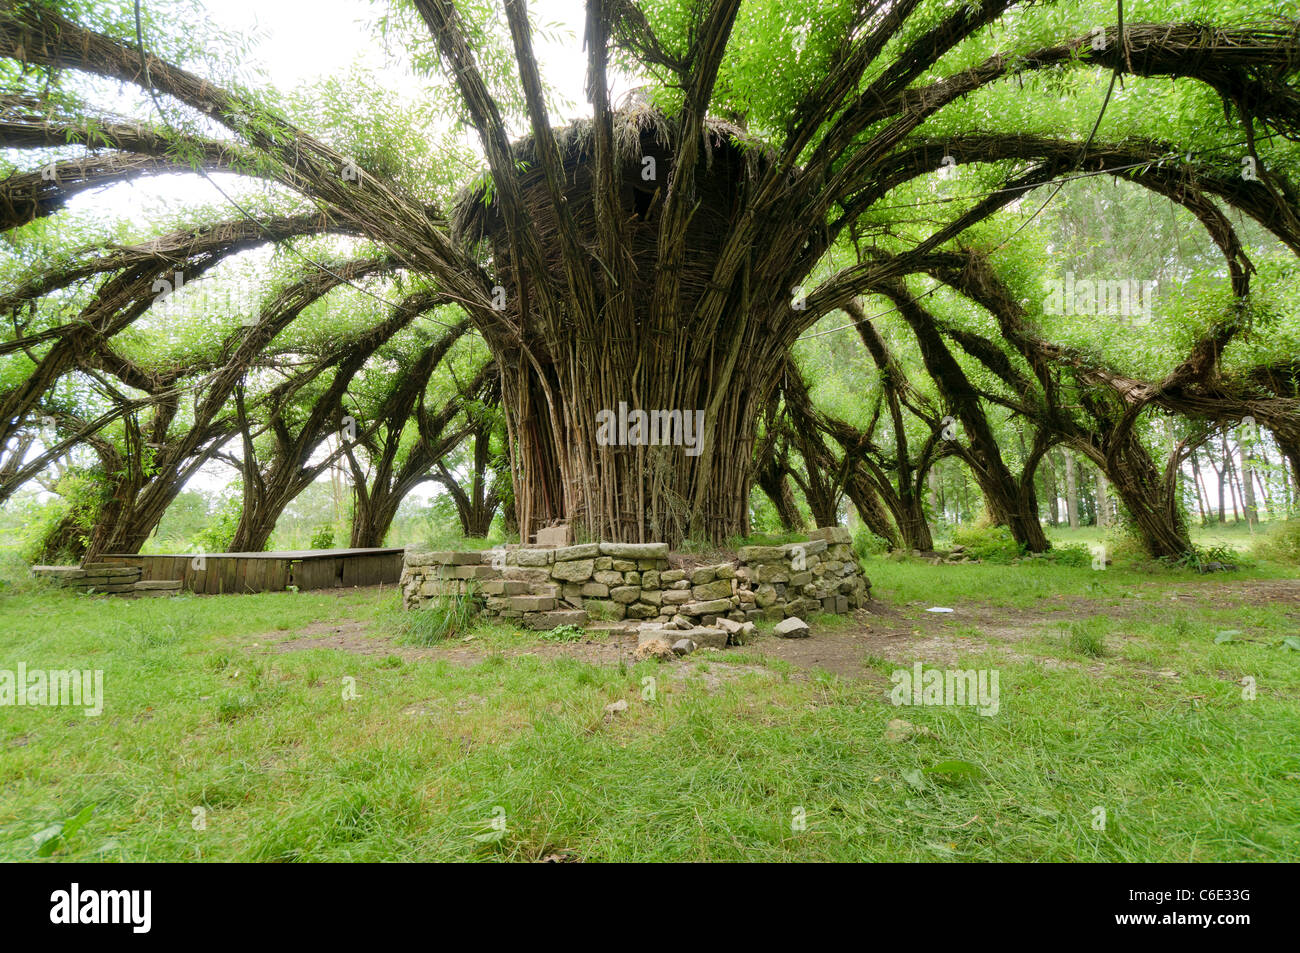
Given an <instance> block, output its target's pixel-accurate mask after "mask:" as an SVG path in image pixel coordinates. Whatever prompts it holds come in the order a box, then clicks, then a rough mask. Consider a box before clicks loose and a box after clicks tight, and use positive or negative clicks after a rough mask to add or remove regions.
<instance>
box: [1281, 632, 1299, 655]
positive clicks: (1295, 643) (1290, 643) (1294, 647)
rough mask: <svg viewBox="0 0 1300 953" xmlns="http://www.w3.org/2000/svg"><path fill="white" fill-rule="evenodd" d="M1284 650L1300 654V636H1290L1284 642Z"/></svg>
mask: <svg viewBox="0 0 1300 953" xmlns="http://www.w3.org/2000/svg"><path fill="white" fill-rule="evenodd" d="M1282 648H1284V649H1290V650H1291V651H1293V652H1300V635H1288V636H1287V637H1286V638H1285V639H1283V640H1282Z"/></svg>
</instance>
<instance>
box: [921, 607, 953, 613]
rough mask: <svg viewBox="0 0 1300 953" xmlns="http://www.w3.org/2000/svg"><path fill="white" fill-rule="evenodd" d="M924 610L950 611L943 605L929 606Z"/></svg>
mask: <svg viewBox="0 0 1300 953" xmlns="http://www.w3.org/2000/svg"><path fill="white" fill-rule="evenodd" d="M925 611H926V612H951V611H952V610H951V609H945V608H944V607H943V606H930V608H928V609H926V610H925Z"/></svg>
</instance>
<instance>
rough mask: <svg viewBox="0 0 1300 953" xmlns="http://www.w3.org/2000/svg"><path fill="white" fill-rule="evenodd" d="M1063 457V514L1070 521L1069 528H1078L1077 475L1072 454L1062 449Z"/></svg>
mask: <svg viewBox="0 0 1300 953" xmlns="http://www.w3.org/2000/svg"><path fill="white" fill-rule="evenodd" d="M1062 456H1063V457H1064V459H1065V515H1066V519H1068V520H1069V521H1070V529H1078V528H1079V475H1078V472H1077V469H1076V466H1075V462H1074V454H1073V453H1071V452H1070V451H1069V450H1066V451H1064V453H1063V454H1062Z"/></svg>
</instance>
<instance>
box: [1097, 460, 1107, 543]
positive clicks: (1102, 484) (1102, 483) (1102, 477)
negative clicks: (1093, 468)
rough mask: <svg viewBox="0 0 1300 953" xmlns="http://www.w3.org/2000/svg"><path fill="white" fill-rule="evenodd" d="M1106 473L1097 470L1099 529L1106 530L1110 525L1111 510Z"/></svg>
mask: <svg viewBox="0 0 1300 953" xmlns="http://www.w3.org/2000/svg"><path fill="white" fill-rule="evenodd" d="M1106 490H1107V480H1106V471H1105V470H1103V469H1102V468H1101V467H1098V468H1097V528H1098V529H1105V528H1106V527H1107V526H1109V525H1110V509H1109V506H1108V504H1107V501H1106Z"/></svg>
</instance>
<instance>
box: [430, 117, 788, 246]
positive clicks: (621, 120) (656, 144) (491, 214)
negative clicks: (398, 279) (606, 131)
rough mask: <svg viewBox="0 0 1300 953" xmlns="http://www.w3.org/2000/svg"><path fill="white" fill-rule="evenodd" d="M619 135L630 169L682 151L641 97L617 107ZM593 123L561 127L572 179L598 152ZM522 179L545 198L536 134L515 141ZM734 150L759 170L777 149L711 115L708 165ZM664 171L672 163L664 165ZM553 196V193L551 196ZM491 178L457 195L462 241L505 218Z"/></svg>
mask: <svg viewBox="0 0 1300 953" xmlns="http://www.w3.org/2000/svg"><path fill="white" fill-rule="evenodd" d="M612 118H613V139H614V161H615V165H616V166H618V167H622V168H623V169H624V170H625V171H632V170H636V171H638V172H639V170H640V163H641V159H642V157H643V156H645V155H648V154H651V153H652V152H653V153H658V154H660V155H661V156H662V155H667V156H671V155H673V154H674V153H675V152H676V151H677V142H676V137H677V128H676V124H675V123H674V122H673V121H672V120H671V119H670V118H669V117H667V116H665V115H664V114H663V113H662V112H661V111H660V110H658V109H656V108H654V107H653V106H650V105H648V104H646V103H642V102H637V103H634V104H633V105H630V106H628V107H626V108H624V109H621V110H618V111H616V112H614V113H613V117H612ZM593 140H594V134H593V123H592V120H590V119H579V120H577V121H575V122H572V123H570V124H569V125H567V126H561V127H560V128H558V129H556V130H555V141H556V144H557V145H558V146H559V150H560V156H561V159H562V160H563V162H564V168H565V172H566V178H567V179H568V181H569V183H570V184H571V185H572V184H573V183H574V182H575V180H576V179H578V178H579V176H578V175H576V172H577V170H578V169H579V168H581V167H583V166H585V165H586V163H587V162H589V161H590V160H591V158H592V157H593V150H594V141H593ZM511 152H512V154H513V155H514V159H515V166H516V169H518V170H519V171H518V176H519V182H520V185H521V186H522V188H523V191H524V192H525V194H527V195H529V197H530V204H532V201H533V200H534V196H535V200H536V201H539V202H540V201H542V200H543V199H544V198H546V197H545V196H544V195H543V193H544V191H545V190H544V180H543V177H542V172H541V169H540V166H539V162H538V157H537V144H536V141H535V139H534V138H533V137H532V136H525V137H524V138H522V139H519V140H518V141H516V142H515V143H513V144H512V145H511ZM717 153H728V154H730V155H732V156H734V157H735V158H737V159H739V160H740V161H741V163H742V164H743V166H744V167H745V169H746V172H747V174H753V173H755V172H757V171H758V169H759V168H760V166H761V164H762V163H763V162H765V161H766V160H767V159H768V158H770V157H771V155H772V152H771V150H770V149H769V148H768V147H767V146H766V145H764V144H763V143H761V142H760V141H758V140H756V139H753V138H751V137H750V136H749V134H748V133H746V132H745V131H744V130H743V129H742V128H741V127H740V126H737V125H735V124H734V123H730V122H726V121H725V120H721V119H708V120H706V121H705V124H704V148H703V150H702V154H703V156H704V161H705V163H706V165H707V166H709V167H712V165H713V160H714V158H715V154H717ZM663 172H664V174H666V172H667V168H666V167H665V168H664V169H663ZM546 200H547V201H549V199H548V198H546ZM495 213H496V203H495V198H494V196H493V189H492V185H491V182H490V181H488V180H486V179H485V178H483V177H481V178H479V179H478V180H476V181H475V182H474V184H472V185H470V186H469V187H467V188H465V189H464V190H462V191H461V193H460V194H459V195H458V196H457V198H456V200H455V202H454V204H453V206H452V214H451V228H452V235H453V237H454V239H455V240H456V241H457V242H458V243H461V242H468V243H471V244H472V243H474V242H477V241H480V240H482V239H483V238H486V237H488V233H489V232H491V231H493V230H494V227H495V226H496V225H497V224H499V223H500V219H499V217H498V216H497V215H496V214H495Z"/></svg>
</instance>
